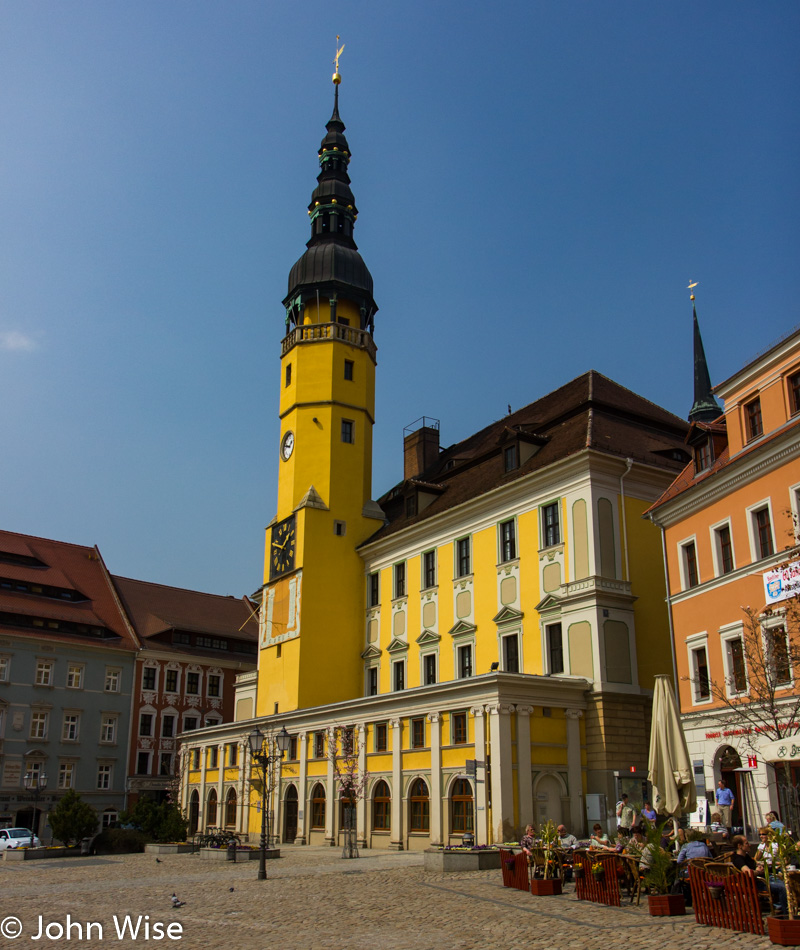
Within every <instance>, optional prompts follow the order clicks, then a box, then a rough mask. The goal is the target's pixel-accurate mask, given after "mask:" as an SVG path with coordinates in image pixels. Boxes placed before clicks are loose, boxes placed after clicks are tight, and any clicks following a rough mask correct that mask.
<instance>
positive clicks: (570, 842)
mask: <svg viewBox="0 0 800 950" xmlns="http://www.w3.org/2000/svg"><path fill="white" fill-rule="evenodd" d="M558 843H559V845H560V846H561V847H562V848H577V847H578V839H577V838H576V837H575V835H571V834H570V833H569V832H568V831H567V826H566V825H559V826H558Z"/></svg>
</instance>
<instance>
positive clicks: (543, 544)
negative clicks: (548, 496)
mask: <svg viewBox="0 0 800 950" xmlns="http://www.w3.org/2000/svg"><path fill="white" fill-rule="evenodd" d="M554 505H555V509H556V514H557V515H558V541H553V543H552V544H548V543H547V527H546V525H545V518H544V513H545V509H546V508H552V507H553V506H554ZM562 514H563V512H562V510H561V499H560V498H554V499H552V500H551V501H548V502H545V503H544V504H542V505H539V532H540V535H539V541H540V547H539V549H540V550H541V551H544V550H546V549H547V548H555V547H558V545H559V544H563V543H564V519H563V517H562Z"/></svg>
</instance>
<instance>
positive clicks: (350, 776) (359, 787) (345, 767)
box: [328, 726, 369, 858]
mask: <svg viewBox="0 0 800 950" xmlns="http://www.w3.org/2000/svg"><path fill="white" fill-rule="evenodd" d="M360 751H361V740H360V738H359V736H358V733H357V732H356V729H355V728H354V727H353V726H333V727H332V728H331V729H330V730H329V732H328V755H329V756H330V758H331V760H332V762H333V774H334V776H335V778H336V782H337V784H338V786H339V796H340V798H341V799H342V800H343V801H344V802H345V806H346V807H345V810H344V815H345V827H344V828H343V829H342V830H343V831H344V847H343V849H342V857H343V858H357V857H358V841H357V829H356V820H355V814H356V803H357V802H359V801H360V800H361V799H362V798H363V797H364V792H365V791H366V788H367V781H368V779H369V772H367V771H366V770H364V771H363V772H362V771H361V769H360V768H359V764H358V760H359V753H360Z"/></svg>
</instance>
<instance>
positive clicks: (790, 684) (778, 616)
mask: <svg viewBox="0 0 800 950" xmlns="http://www.w3.org/2000/svg"><path fill="white" fill-rule="evenodd" d="M788 623H789V621H788V619H787V617H786V611H785V610H777V611H776V612H775V613H774V614H772V615H771V616H769V617H766V618H764V619H763V620H762V621H761V622H760V627H761V646H762V649H763V651H764V656H765V658H766V655H767V639H766V635H767V632H768V631H769V630H773V629H774V628H775V627H783V636H784V640H785V642H786V652H787V656H788V665H789V679H788V680H785V681H783V682H781V683H777V684H776V688H777V689H793V688H794V684H795V677H794V665H793V663H792V654H791V645H790V644H789V631H788V630H787V626H788Z"/></svg>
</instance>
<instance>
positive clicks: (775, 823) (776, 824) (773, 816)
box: [767, 811, 786, 831]
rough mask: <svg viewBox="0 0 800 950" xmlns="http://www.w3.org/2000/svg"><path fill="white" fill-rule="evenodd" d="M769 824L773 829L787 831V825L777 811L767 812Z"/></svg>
mask: <svg viewBox="0 0 800 950" xmlns="http://www.w3.org/2000/svg"><path fill="white" fill-rule="evenodd" d="M767 824H768V825H769V826H770V828H772V830H773V831H785V830H786V825H784V823H783V822H782V821H781V820H780V818H779V817H778V813H777V812H776V811H768V812H767Z"/></svg>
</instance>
